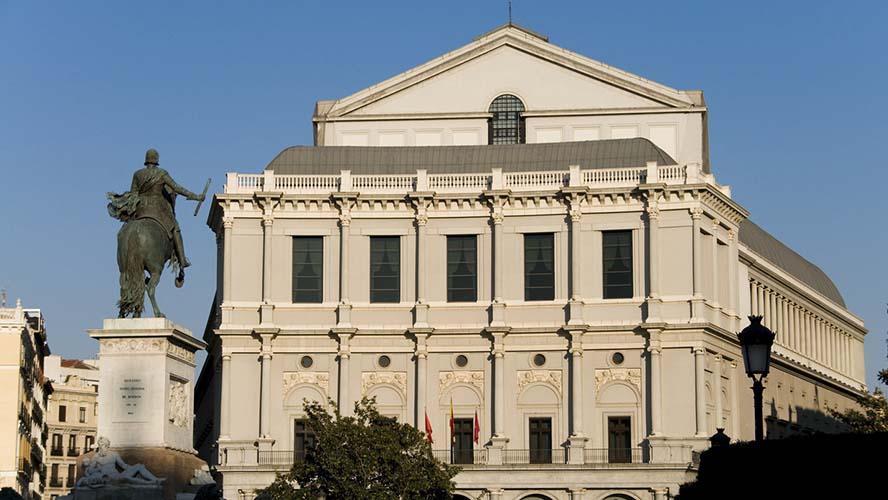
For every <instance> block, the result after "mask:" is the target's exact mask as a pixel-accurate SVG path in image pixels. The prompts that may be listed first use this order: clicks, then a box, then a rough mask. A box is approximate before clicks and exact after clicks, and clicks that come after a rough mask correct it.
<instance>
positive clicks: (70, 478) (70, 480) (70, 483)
mask: <svg viewBox="0 0 888 500" xmlns="http://www.w3.org/2000/svg"><path fill="white" fill-rule="evenodd" d="M65 487H66V488H73V487H74V476H68V478H67V479H65Z"/></svg>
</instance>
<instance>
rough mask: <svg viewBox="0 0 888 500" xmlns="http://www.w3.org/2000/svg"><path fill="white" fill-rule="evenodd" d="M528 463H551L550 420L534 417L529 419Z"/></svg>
mask: <svg viewBox="0 0 888 500" xmlns="http://www.w3.org/2000/svg"><path fill="white" fill-rule="evenodd" d="M529 424H530V425H529V428H530V463H532V464H550V463H552V419H551V418H548V417H534V418H531V419H530V422H529Z"/></svg>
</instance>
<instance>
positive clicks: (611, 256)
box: [601, 231, 633, 299]
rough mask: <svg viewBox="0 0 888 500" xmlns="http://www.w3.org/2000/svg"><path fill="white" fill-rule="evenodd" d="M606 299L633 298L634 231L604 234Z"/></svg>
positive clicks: (606, 232)
mask: <svg viewBox="0 0 888 500" xmlns="http://www.w3.org/2000/svg"><path fill="white" fill-rule="evenodd" d="M601 236H602V245H601V246H602V248H601V255H602V259H603V267H602V269H604V280H603V281H604V298H605V299H631V298H632V293H633V292H632V231H605V232H603V233H602V235H601Z"/></svg>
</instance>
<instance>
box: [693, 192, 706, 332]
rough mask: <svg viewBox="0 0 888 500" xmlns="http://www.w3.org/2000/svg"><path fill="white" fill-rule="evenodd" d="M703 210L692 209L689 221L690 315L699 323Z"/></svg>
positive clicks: (701, 290)
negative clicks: (691, 268)
mask: <svg viewBox="0 0 888 500" xmlns="http://www.w3.org/2000/svg"><path fill="white" fill-rule="evenodd" d="M702 215H703V209H702V208H700V207H694V208H692V209H691V221H692V222H693V229H692V230H693V231H694V234H693V242H692V243H693V258H694V298H693V302H692V306H691V315H692V316H693V318H694V320H696V321H700V319H701V316H702V315H701V311H700V303H701V302H702V300H703V241H702V235H701V234H700V231H701V229H702V228H701V226H700V217H702Z"/></svg>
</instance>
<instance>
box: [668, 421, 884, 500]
mask: <svg viewBox="0 0 888 500" xmlns="http://www.w3.org/2000/svg"><path fill="white" fill-rule="evenodd" d="M886 446H888V433H879V434H815V435H810V436H796V437H790V438H787V439H774V440H765V441H762V442H759V443H756V442H748V443H738V444H732V445H728V446H724V447H714V448H711V449H709V450H707V451H705V452H703V454H702V456H701V459H700V469H699V473H698V475H697V481H695V482H693V483H688V484H684V485H682V486H681V491H680V493H679V495H678V497H677V499H678V500H697V499H713V498H718V499H726V498H727V499H731V498H756V499H766V498H831V497H835V498H855V497H859V498H871V497H879V496H881V494H879V493H877V492H878V491H883V490H884V489H885V484H884V479H883V477H884V461H883V460H881V459H880V458H873V457H881V455H882V452H883V450H884V449H885V447H886Z"/></svg>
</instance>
